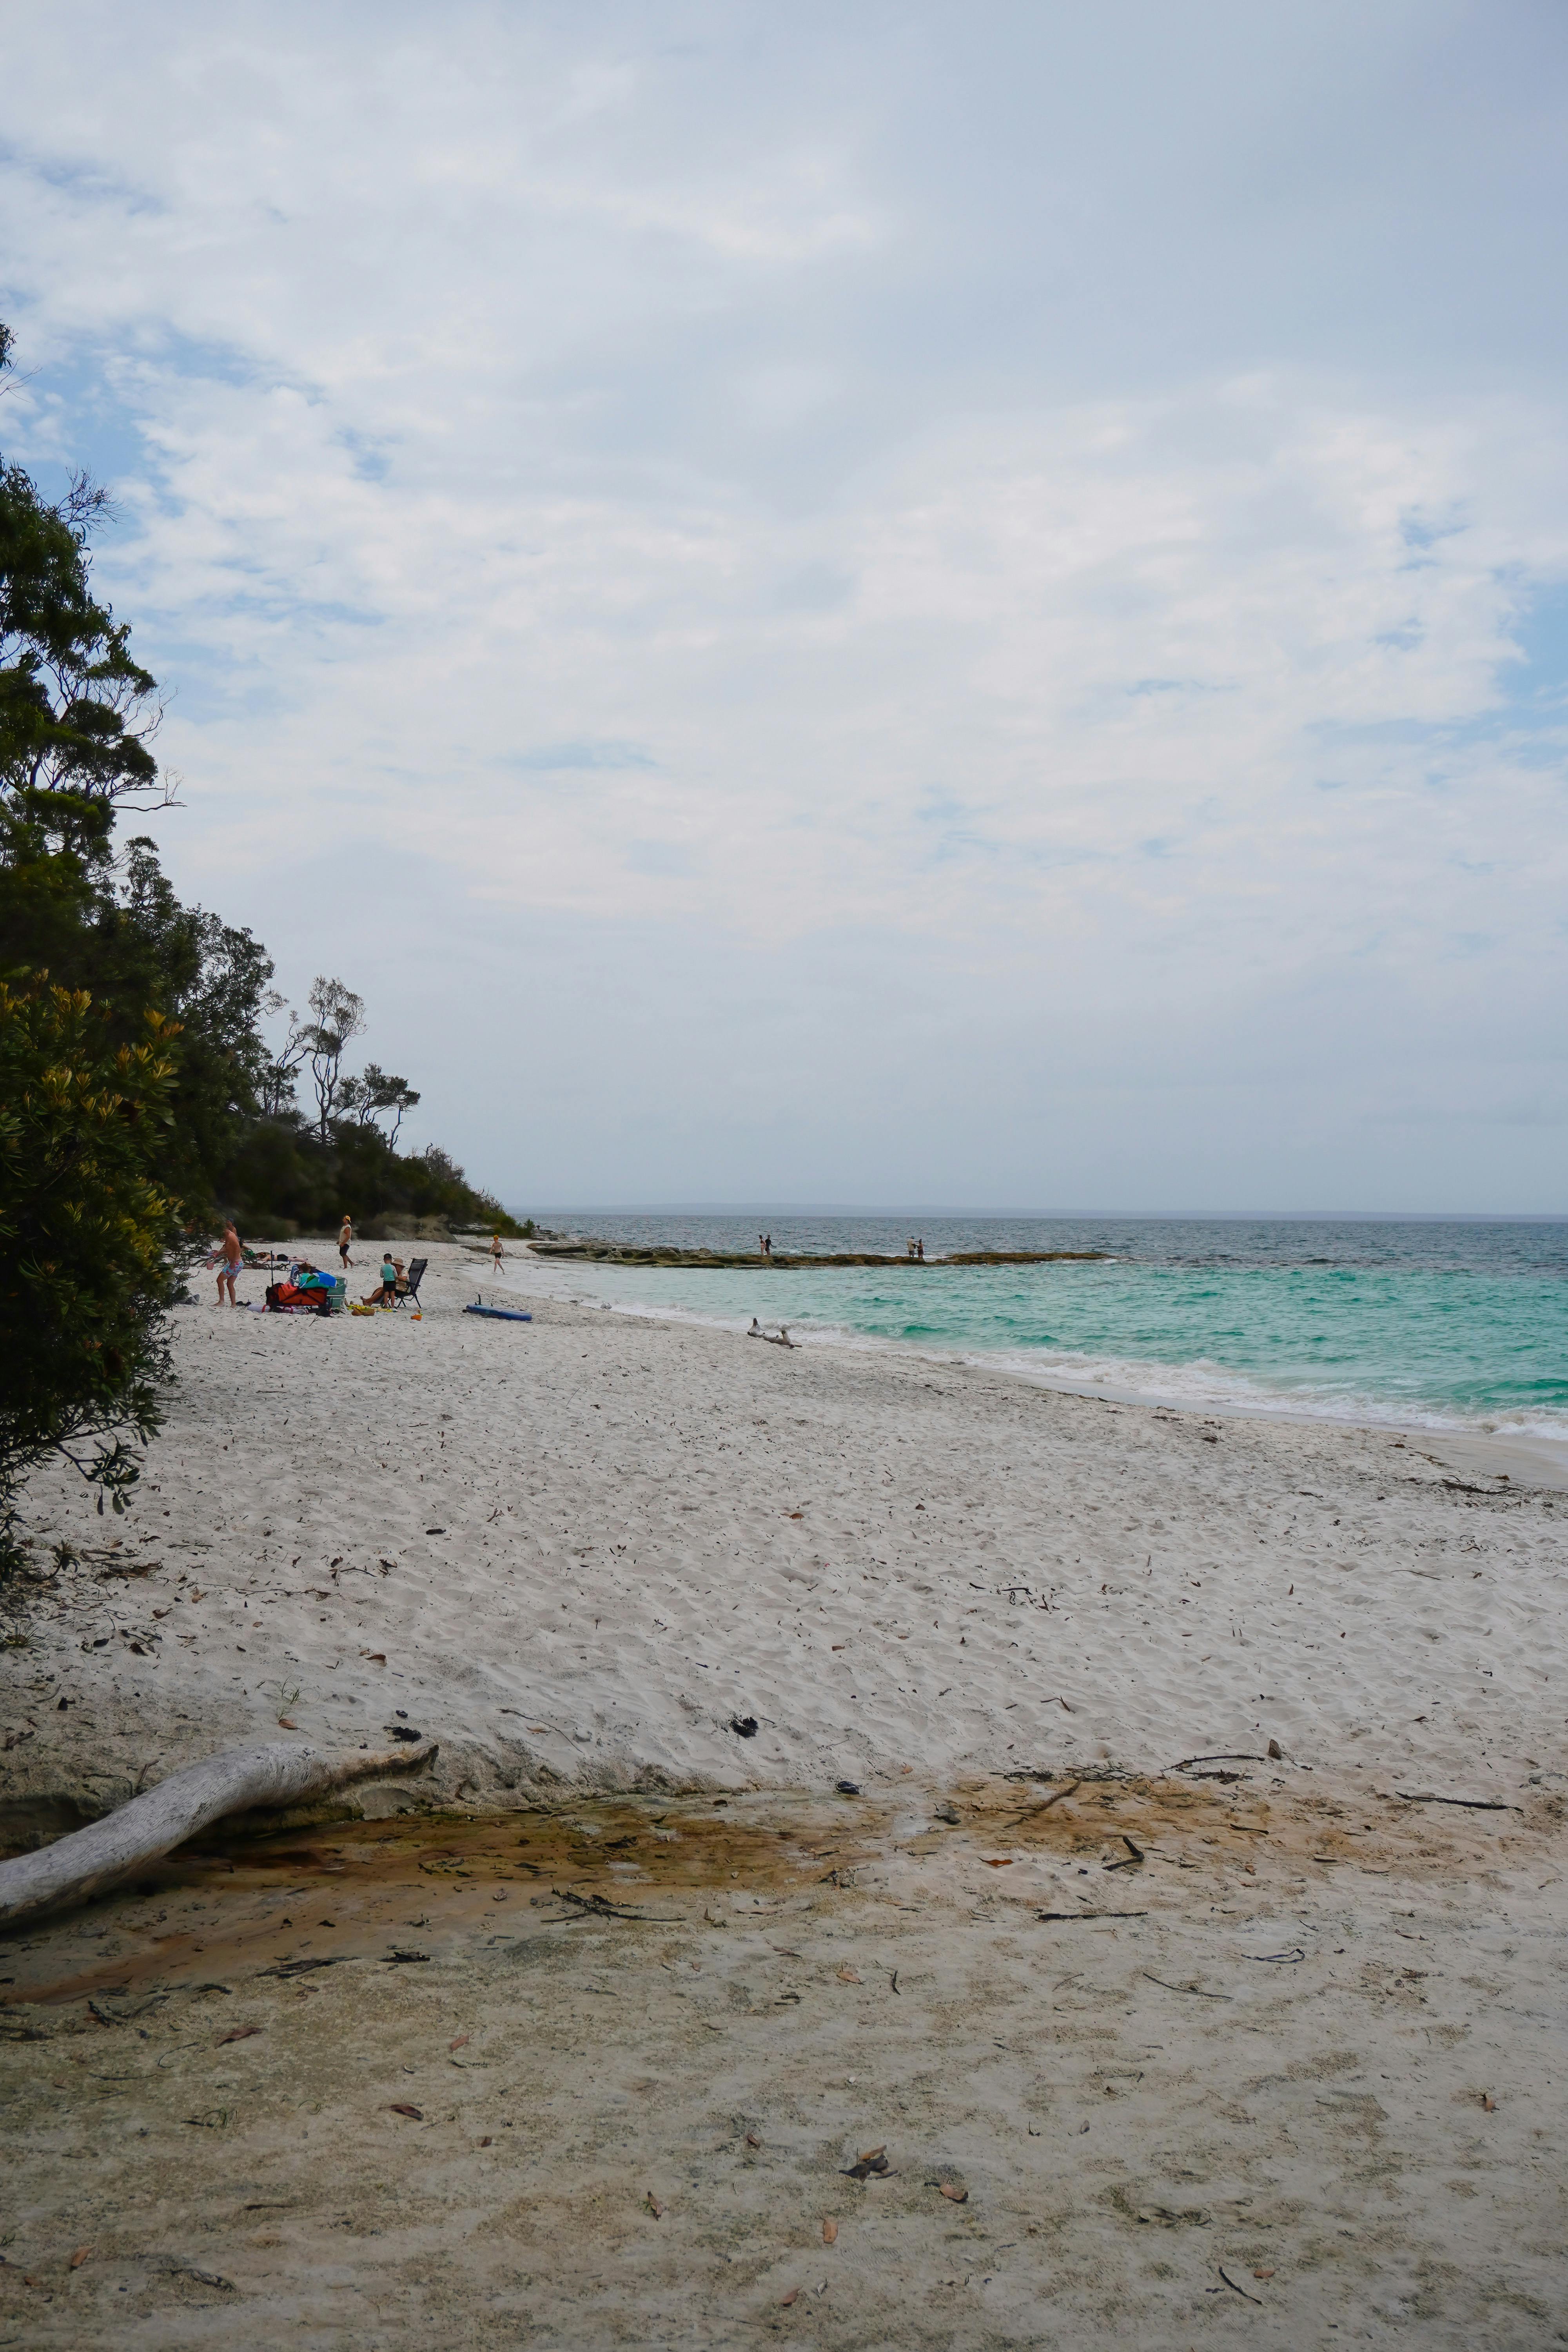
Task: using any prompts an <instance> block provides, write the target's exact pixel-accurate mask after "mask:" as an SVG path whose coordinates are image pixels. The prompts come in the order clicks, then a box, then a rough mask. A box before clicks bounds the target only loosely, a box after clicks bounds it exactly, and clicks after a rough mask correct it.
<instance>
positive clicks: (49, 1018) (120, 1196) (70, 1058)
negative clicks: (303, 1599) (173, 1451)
mask: <svg viewBox="0 0 1568 2352" xmlns="http://www.w3.org/2000/svg"><path fill="white" fill-rule="evenodd" d="M120 1025H121V1024H119V1023H118V1022H117V1021H116V1020H114V1019H111V1018H110V1014H109V1013H108V1012H107V1011H106V1009H105V1008H103V1007H101V1006H99V1005H96V1004H94V1003H93V1002H92V999H91V998H90V997H89V994H88V993H87V992H86V991H85V990H81V989H67V988H60V987H58V986H56V985H54V984H52V983H51V982H50V981H49V979H48V977H47V974H44V973H39V974H37V975H36V976H33V977H31V978H29V980H27V981H26V982H25V983H23V984H21V985H17V986H8V985H7V984H6V983H5V982H3V981H0V1328H3V1329H4V1331H5V1363H4V1369H3V1372H0V1570H4V1569H5V1567H7V1566H10V1565H14V1563H15V1559H16V1546H15V1539H14V1535H13V1528H14V1523H15V1515H16V1497H17V1494H18V1490H19V1488H20V1486H21V1484H22V1481H23V1479H24V1478H25V1477H26V1474H27V1472H28V1471H29V1470H30V1469H32V1468H33V1467H34V1466H35V1465H37V1463H39V1462H41V1461H42V1460H43V1459H44V1458H45V1457H46V1456H47V1455H48V1454H63V1455H65V1456H66V1458H67V1459H68V1461H70V1462H71V1463H73V1464H74V1465H75V1466H76V1468H77V1469H79V1471H80V1472H81V1474H82V1475H83V1476H84V1477H85V1478H87V1479H89V1481H90V1482H91V1483H93V1484H94V1485H96V1486H98V1487H99V1489H100V1497H99V1508H100V1510H101V1509H102V1507H103V1497H104V1496H105V1495H107V1496H108V1497H109V1498H110V1501H111V1502H112V1504H113V1506H114V1508H115V1509H116V1510H117V1511H118V1510H122V1509H123V1508H124V1496H125V1494H126V1491H127V1489H128V1488H130V1487H131V1486H134V1484H135V1483H136V1480H137V1478H138V1477H139V1475H140V1468H139V1465H138V1463H137V1461H136V1458H135V1454H134V1452H133V1451H132V1447H131V1446H130V1445H129V1444H127V1442H126V1438H125V1435H124V1434H123V1433H124V1432H126V1431H128V1430H129V1431H130V1432H132V1433H134V1434H135V1436H137V1437H139V1438H140V1439H142V1442H143V1443H145V1442H146V1440H147V1439H148V1438H149V1437H150V1436H151V1435H152V1433H153V1431H154V1430H155V1429H156V1428H157V1426H158V1423H159V1417H160V1416H159V1405H158V1393H159V1389H160V1386H161V1384H162V1383H163V1381H165V1380H166V1378H167V1376H168V1349H167V1342H166V1338H165V1326H164V1314H165V1310H166V1308H167V1307H168V1306H169V1305H170V1303H171V1300H172V1297H173V1294H174V1286H175V1283H176V1280H177V1276H176V1275H175V1273H174V1258H173V1249H174V1244H175V1242H176V1240H177V1225H176V1217H175V1206H174V1202H173V1200H172V1199H171V1198H170V1196H169V1194H168V1192H166V1191H165V1189H164V1187H163V1183H162V1181H160V1171H161V1170H162V1168H163V1165H164V1164H165V1163H166V1160H167V1157H168V1150H169V1123H170V1101H171V1097H172V1093H173V1082H174V1056H173V1052H172V1050H171V1049H172V1047H173V1045H174V1040H175V1034H176V1033H175V1032H174V1029H173V1027H172V1025H171V1024H169V1023H168V1022H166V1021H165V1020H164V1018H163V1015H162V1014H161V1013H158V1012H156V1011H151V1012H148V1013H145V1014H144V1016H143V1019H142V1036H141V1039H140V1040H139V1041H138V1042H136V1043H135V1044H131V1043H128V1042H126V1041H125V1040H124V1039H122V1038H121V1036H120V1035H119V1034H117V1031H118V1028H119V1026H120Z"/></svg>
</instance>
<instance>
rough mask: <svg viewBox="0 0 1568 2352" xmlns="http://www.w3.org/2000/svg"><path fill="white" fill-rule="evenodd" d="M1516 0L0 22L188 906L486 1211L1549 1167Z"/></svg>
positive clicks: (1278, 1194) (1559, 188)
mask: <svg viewBox="0 0 1568 2352" xmlns="http://www.w3.org/2000/svg"><path fill="white" fill-rule="evenodd" d="M1565 100H1568V11H1565V10H1564V9H1563V6H1562V5H1560V0H1542V5H1532V0H1489V5H1485V6H1481V5H1474V6H1471V5H1445V0H1411V4H1410V5H1404V0H1356V5H1339V4H1338V0H1294V5H1292V0H1280V5H1271V6H1266V7H1260V6H1258V5H1257V0H1246V5H1226V0H1201V5H1200V0H1191V5H1182V0H1147V5H1137V0H1122V4H1121V5H1119V0H1097V5H1094V6H1092V7H1085V6H1084V5H1082V0H1026V5H1016V6H1014V5H986V0H965V5H962V6H960V5H956V4H955V5H942V6H936V5H880V0H863V4H862V5H848V6H846V5H844V0H834V5H815V0H792V5H790V6H788V7H787V8H780V7H779V6H777V5H767V6H762V5H748V0H723V5H713V6H700V5H679V0H669V5H639V6H621V5H614V0H605V5H589V6H586V7H584V5H581V0H577V5H569V6H568V5H563V6H559V7H550V6H531V5H506V6H491V7H480V6H464V5H450V0H448V5H445V6H443V7H442V8H440V9H437V8H433V7H429V6H426V7H422V8H412V7H407V6H401V5H384V4H383V5H376V6H375V7H374V8H372V7H368V6H363V7H362V6H357V5H335V6H333V7H332V8H331V9H321V7H319V6H312V7H310V8H305V7H292V6H289V5H277V0H271V5H268V6H266V7H265V8H259V7H258V8H253V9H247V8H245V7H242V6H233V5H226V6H225V7H223V8H221V9H214V8H212V7H210V6H206V5H203V6H199V7H197V6H191V7H168V6H161V5H157V4H156V0H147V5H141V6H139V7H137V8H136V9H134V10H130V11H128V10H126V9H124V8H123V7H120V6H115V7H110V6H104V7H101V8H93V7H85V6H79V5H70V0H55V5H51V6H50V7H48V8H40V9H34V10H28V11H22V10H14V11H13V12H11V14H10V16H9V17H8V21H7V26H6V34H5V68H4V72H3V73H0V316H5V317H6V318H8V319H9V320H10V321H11V323H12V324H13V325H14V327H15V328H16V333H17V341H18V352H17V358H18V363H19V373H23V374H24V375H25V376H26V382H25V383H22V384H21V385H20V386H19V387H18V388H17V389H16V390H15V391H14V392H13V394H12V395H11V396H10V397H9V398H8V399H7V400H6V401H5V403H4V404H0V427H3V431H0V445H3V446H4V447H5V452H6V454H7V456H9V457H13V458H20V459H22V460H24V461H25V462H26V463H27V464H28V465H29V466H30V467H33V469H34V470H35V471H37V473H38V474H39V475H40V477H41V478H44V479H45V480H47V481H50V482H53V481H56V480H58V478H60V475H59V469H61V468H63V467H68V466H72V465H76V464H85V465H87V466H89V467H91V468H92V469H93V470H94V472H95V473H97V474H98V475H99V476H100V477H101V478H105V479H107V480H108V481H109V482H110V483H111V484H112V485H113V486H114V488H115V490H116V492H117V495H118V497H119V499H120V502H121V521H120V524H119V526H118V528H117V530H115V531H114V533H113V534H112V536H111V538H110V540H109V541H108V542H107V543H106V544H105V546H104V548H103V550H102V553H101V555H100V569H99V577H100V584H101V585H102V586H103V587H104V588H105V589H106V590H107V591H108V593H110V595H111V596H112V598H113V601H114V603H115V605H116V609H117V611H118V612H119V613H120V614H121V616H122V617H124V618H126V619H129V620H130V621H131V622H132V624H133V625H134V632H135V635H134V644H135V647H136V650H137V651H138V652H139V654H140V656H141V657H142V659H143V660H144V661H145V662H146V663H147V664H148V665H149V666H150V667H152V668H153V670H154V672H155V673H156V674H157V675H158V677H160V678H161V679H162V680H163V681H164V682H165V683H166V685H167V686H168V688H170V689H171V691H172V697H173V698H172V700H171V703H170V709H169V715H168V718H167V720H166V722H165V725H164V729H163V738H162V749H163V756H164V758H165V759H166V761H167V762H168V764H169V765H170V766H171V767H172V768H174V770H176V771H177V772H179V774H180V775H181V777H182V778H183V779H184V782H183V786H182V791H181V798H182V800H183V802H184V807H183V808H182V809H181V810H179V811H177V812H170V813H168V814H163V815H162V816H160V817H159V818H158V819H157V820H156V821H155V824H154V826H153V830H155V832H156V834H157V836H158V839H159V841H160V843H161V844H162V845H163V850H164V853H165V856H166V859H167V863H168V866H169V868H170V871H171V873H172V874H173V876H174V879H175V881H176V884H177V886H178V887H180V889H181V891H182V893H183V894H184V895H185V896H188V897H192V898H198V899H200V900H201V901H202V902H203V903H204V904H206V905H209V906H212V907H214V908H216V909H217V910H218V911H220V912H221V913H222V914H224V915H225V916H226V917H227V918H228V919H231V920H234V921H239V922H245V923H247V924H249V925H250V926H251V927H252V929H255V930H256V931H257V932H258V935H259V936H260V937H261V938H263V939H264V940H266V941H267V943H268V947H269V949H270V950H271V951H272V953H273V955H274V956H275V958H276V960H277V963H278V967H279V985H281V986H282V987H283V988H284V989H285V991H286V992H288V993H289V995H291V996H293V997H294V998H295V999H296V1000H297V1001H298V1000H299V999H300V997H302V994H303V992H304V990H305V989H306V988H307V987H308V986H309V984H310V979H311V976H312V975H313V974H314V973H316V972H318V971H326V972H333V973H341V975H342V977H343V978H344V979H345V980H347V981H348V982H351V984H352V985H353V986H354V987H356V988H358V989H359V990H360V991H361V992H362V993H363V995H364V996H365V997H366V998H367V1000H368V1003H369V1006H370V1011H371V1016H372V1027H371V1031H370V1034H369V1036H368V1038H367V1040H366V1048H367V1050H368V1052H369V1053H370V1054H371V1055H373V1056H374V1058H376V1059H377V1060H379V1061H381V1062H383V1063H384V1064H385V1065H387V1066H390V1067H392V1068H394V1069H396V1070H397V1071H399V1072H403V1073H405V1074H406V1075H407V1076H408V1078H409V1079H410V1081H411V1082H412V1083H413V1084H414V1085H416V1086H417V1087H420V1088H421V1089H422V1091H423V1094H424V1097H425V1099H424V1103H423V1105H422V1106H421V1109H420V1111H419V1112H418V1113H417V1114H416V1129H415V1139H416V1141H419V1140H424V1139H431V1138H434V1139H438V1140H440V1141H441V1142H442V1143H444V1144H446V1145H447V1147H448V1148H449V1149H450V1150H453V1151H454V1152H455V1153H456V1154H457V1156H458V1158H459V1159H461V1160H463V1161H464V1162H465V1164H466V1165H467V1167H468V1171H469V1173H470V1174H471V1175H473V1176H474V1177H476V1178H477V1179H479V1180H480V1181H483V1182H485V1183H486V1184H488V1185H490V1186H492V1187H494V1188H495V1189H496V1190H498V1191H499V1192H500V1194H501V1195H502V1197H503V1198H504V1199H506V1200H507V1201H508V1202H513V1203H516V1204H520V1205H521V1206H527V1205H530V1204H544V1203H552V1204H559V1205H564V1204H568V1203H574V1202H578V1203H581V1202H600V1203H603V1202H659V1201H677V1200H679V1201H688V1202H689V1201H712V1202H719V1201H724V1202H747V1201H752V1200H756V1201H765V1202H771V1203H778V1202H788V1201H792V1200H793V1201H799V1202H805V1201H825V1200H831V1201H837V1202H867V1203H886V1204H900V1203H905V1204H908V1203H917V1202H919V1203H925V1204H941V1203H947V1204H953V1205H965V1206H970V1207H986V1206H1009V1207H1023V1208H1039V1209H1042V1210H1051V1209H1072V1208H1086V1209H1113V1208H1118V1207H1139V1208H1158V1207H1171V1208H1205V1207H1215V1208H1237V1207H1262V1208H1268V1207H1274V1208H1303V1207H1324V1208H1371V1209H1378V1208H1389V1209H1397V1208H1411V1209H1425V1210H1440V1209H1446V1208H1452V1209H1463V1210H1488V1209H1496V1210H1509V1209H1518V1210H1535V1211H1547V1210H1550V1211H1560V1210H1564V1209H1568V1175H1565V1171H1568V1156H1565V1152H1564V1144H1565V1141H1568V1135H1565V1129H1568V1086H1565V1052H1568V1047H1565V1039H1564V1023H1563V1011H1564V985H1563V983H1564V977H1565V975H1564V964H1565V961H1568V932H1565V918H1568V905H1565V894H1564V876H1565V869H1568V835H1565V829H1564V823H1563V816H1564V809H1563V801H1564V791H1563V756H1564V746H1565V740H1568V690H1565V689H1568V433H1565V430H1564V427H1565V424H1568V418H1565V415H1564V407H1565V400H1564V359H1565V352H1564V343H1565V341H1568V310H1565V309H1564V304H1563V286H1564V283H1565V282H1568V255H1565V254H1564V250H1563V247H1564V244H1565V242H1568V184H1565V183H1568V120H1565V115H1568V106H1565Z"/></svg>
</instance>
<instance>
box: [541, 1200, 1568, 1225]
mask: <svg viewBox="0 0 1568 2352" xmlns="http://www.w3.org/2000/svg"><path fill="white" fill-rule="evenodd" d="M507 1213H508V1215H509V1216H513V1217H520V1218H521V1217H523V1216H532V1217H534V1218H539V1217H553V1216H561V1217H564V1216H571V1217H746V1218H751V1217H762V1218H764V1219H765V1218H768V1217H880V1218H893V1219H897V1220H899V1221H900V1222H905V1221H907V1220H908V1219H910V1218H911V1217H946V1218H963V1219H966V1220H967V1221H969V1222H970V1223H1005V1222H1006V1221H1008V1220H1010V1219H1018V1218H1025V1219H1028V1220H1031V1221H1033V1222H1037V1223H1046V1222H1049V1221H1052V1220H1055V1221H1058V1222H1062V1223H1077V1222H1080V1221H1081V1222H1087V1221H1088V1220H1089V1219H1093V1218H1099V1219H1102V1220H1108V1219H1117V1218H1125V1219H1134V1218H1136V1219H1139V1220H1159V1221H1163V1222H1164V1223H1232V1222H1236V1223H1246V1222H1247V1221H1251V1222H1253V1223H1298V1224H1314V1223H1315V1224H1335V1223H1355V1224H1563V1223H1568V1209H973V1208H969V1209H966V1208H953V1207H951V1206H949V1207H941V1206H937V1205H935V1204H933V1203H931V1202H925V1203H924V1204H922V1205H918V1206H915V1207H910V1206H909V1205H908V1204H907V1203H906V1204H903V1205H899V1204H895V1205H893V1206H892V1207H873V1206H868V1205H867V1204H866V1203H864V1202H843V1201H828V1202H790V1201H772V1202H746V1201H742V1202H733V1201H695V1202H693V1201H657V1202H618V1203H617V1202H590V1203H586V1204H582V1205H577V1206H572V1207H566V1206H562V1205H560V1204H557V1205H555V1206H549V1205H546V1206H545V1207H543V1208H531V1209H521V1208H518V1207H515V1206H511V1205H510V1204H509V1205H508V1207H507Z"/></svg>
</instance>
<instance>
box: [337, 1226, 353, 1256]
mask: <svg viewBox="0 0 1568 2352" xmlns="http://www.w3.org/2000/svg"><path fill="white" fill-rule="evenodd" d="M353 1237H354V1228H353V1218H352V1217H345V1218H344V1219H343V1222H342V1225H341V1226H340V1227H339V1229H338V1255H339V1256H340V1257H341V1258H342V1262H343V1264H344V1265H353V1258H352V1257H350V1255H349V1244H350V1243H351V1242H352V1241H353Z"/></svg>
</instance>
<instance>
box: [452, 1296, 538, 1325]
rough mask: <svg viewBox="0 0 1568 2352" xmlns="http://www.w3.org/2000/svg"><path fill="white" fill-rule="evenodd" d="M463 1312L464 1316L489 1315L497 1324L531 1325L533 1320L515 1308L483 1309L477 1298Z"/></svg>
mask: <svg viewBox="0 0 1568 2352" xmlns="http://www.w3.org/2000/svg"><path fill="white" fill-rule="evenodd" d="M463 1312H464V1314H465V1315H489V1316H490V1317H491V1318H493V1320H494V1321H496V1322H497V1323H531V1322H532V1320H533V1318H532V1316H531V1315H524V1314H523V1313H522V1312H521V1309H519V1308H518V1307H483V1306H481V1305H480V1304H479V1300H478V1299H477V1298H476V1299H475V1301H474V1303H473V1305H472V1306H471V1307H464V1309H463Z"/></svg>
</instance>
